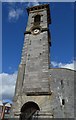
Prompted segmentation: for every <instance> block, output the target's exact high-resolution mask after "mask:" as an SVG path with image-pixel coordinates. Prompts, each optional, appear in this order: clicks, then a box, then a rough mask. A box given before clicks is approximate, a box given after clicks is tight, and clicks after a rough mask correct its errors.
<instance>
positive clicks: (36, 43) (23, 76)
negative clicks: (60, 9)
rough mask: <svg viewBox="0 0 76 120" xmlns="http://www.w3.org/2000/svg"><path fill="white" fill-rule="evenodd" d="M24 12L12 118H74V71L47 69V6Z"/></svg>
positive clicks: (48, 57) (48, 45)
mask: <svg viewBox="0 0 76 120" xmlns="http://www.w3.org/2000/svg"><path fill="white" fill-rule="evenodd" d="M27 12H28V23H27V27H26V31H25V33H24V45H23V50H22V58H21V63H20V65H19V69H18V76H17V83H16V89H15V96H14V105H13V107H12V117H16V118H19V117H20V118H21V120H24V119H33V118H35V119H36V118H37V119H39V118H48V119H50V118H73V117H74V94H73V92H74V78H73V76H74V71H72V70H68V69H52V68H51V69H50V68H49V64H50V56H49V55H50V53H49V50H50V46H51V41H50V40H51V39H50V32H49V24H50V23H51V18H50V9H49V5H48V4H44V5H39V6H34V7H31V8H28V9H27ZM68 76H69V77H68ZM64 88H65V89H64ZM66 91H67V93H68V94H66ZM68 99H69V100H68Z"/></svg>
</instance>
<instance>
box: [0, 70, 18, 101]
mask: <svg viewBox="0 0 76 120" xmlns="http://www.w3.org/2000/svg"><path fill="white" fill-rule="evenodd" d="M16 78H17V72H15V73H13V74H8V73H1V74H0V96H2V98H4V99H8V98H9V99H12V97H13V95H14V90H15V84H16ZM0 99H1V97H0Z"/></svg>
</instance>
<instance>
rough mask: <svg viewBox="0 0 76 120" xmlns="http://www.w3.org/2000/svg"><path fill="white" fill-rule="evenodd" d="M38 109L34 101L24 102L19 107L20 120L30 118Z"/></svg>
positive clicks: (29, 119)
mask: <svg viewBox="0 0 76 120" xmlns="http://www.w3.org/2000/svg"><path fill="white" fill-rule="evenodd" d="M39 110H40V108H39V106H38V105H37V104H36V103H35V102H32V101H30V102H27V103H25V104H24V105H23V106H22V108H21V115H20V120H32V116H33V115H34V114H35V112H36V111H39Z"/></svg>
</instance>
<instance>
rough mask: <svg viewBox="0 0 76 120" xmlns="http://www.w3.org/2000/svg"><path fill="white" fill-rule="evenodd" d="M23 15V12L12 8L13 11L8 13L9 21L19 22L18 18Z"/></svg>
mask: <svg viewBox="0 0 76 120" xmlns="http://www.w3.org/2000/svg"><path fill="white" fill-rule="evenodd" d="M22 14H23V10H22V9H20V8H18V9H16V10H15V9H14V8H12V9H11V10H9V13H8V18H9V20H18V18H19V17H20V16H21V15H22Z"/></svg>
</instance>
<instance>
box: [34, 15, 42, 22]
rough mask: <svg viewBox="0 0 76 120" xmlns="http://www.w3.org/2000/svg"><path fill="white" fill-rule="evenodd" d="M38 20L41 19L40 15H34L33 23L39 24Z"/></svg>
mask: <svg viewBox="0 0 76 120" xmlns="http://www.w3.org/2000/svg"><path fill="white" fill-rule="evenodd" d="M40 21H41V16H40V15H36V16H35V17H34V24H40Z"/></svg>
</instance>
